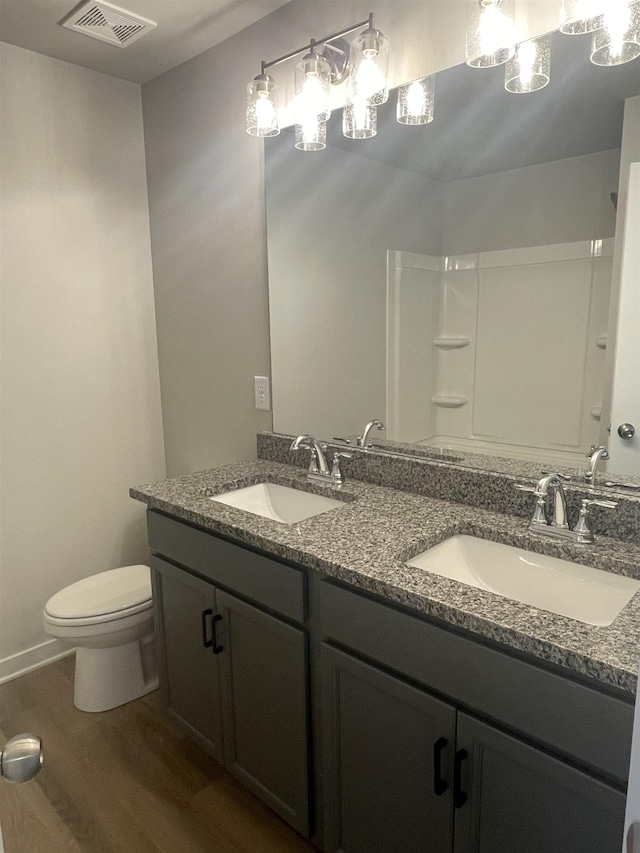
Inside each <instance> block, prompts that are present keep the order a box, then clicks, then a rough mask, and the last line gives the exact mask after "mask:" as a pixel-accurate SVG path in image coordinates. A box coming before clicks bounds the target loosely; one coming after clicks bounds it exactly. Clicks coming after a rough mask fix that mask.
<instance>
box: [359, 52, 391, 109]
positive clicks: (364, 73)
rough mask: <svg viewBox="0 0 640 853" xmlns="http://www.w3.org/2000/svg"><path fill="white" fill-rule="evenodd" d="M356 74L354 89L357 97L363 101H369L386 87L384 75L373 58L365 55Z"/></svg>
mask: <svg viewBox="0 0 640 853" xmlns="http://www.w3.org/2000/svg"><path fill="white" fill-rule="evenodd" d="M356 74H357V82H356V87H357V90H358V93H359V95H360V96H361V97H362V98H364V100H365V101H369V100H371V99H372V98H373V97H374V96H375V95H376V93H377V92H380V91H382V90H383V89H384V88H385V86H386V80H385V77H384V74H383V73H382V69H381V68H380V66H379V65H378V63H377V62H376V57H375V56H372V55H367V54H365V56H364V59H363V60H362V62H361V63H360V66H359V67H358V71H357V72H356Z"/></svg>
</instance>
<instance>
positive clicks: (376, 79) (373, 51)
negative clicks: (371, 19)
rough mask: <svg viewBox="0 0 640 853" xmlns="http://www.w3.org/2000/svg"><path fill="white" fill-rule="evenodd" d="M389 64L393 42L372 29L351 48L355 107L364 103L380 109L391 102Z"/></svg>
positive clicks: (350, 94) (349, 92) (349, 94)
mask: <svg viewBox="0 0 640 853" xmlns="http://www.w3.org/2000/svg"><path fill="white" fill-rule="evenodd" d="M388 63H389V42H388V41H387V39H386V38H385V37H384V36H383V35H382V33H381V32H380V30H376V29H375V27H373V25H371V26H369V27H368V28H367V29H366V30H364V32H362V33H361V34H360V36H359V37H358V39H357V40H356V41H355V42H354V44H353V45H352V47H351V59H350V62H349V81H348V85H347V97H348V98H349V101H350V102H351V103H352V104H354V103H356V102H357V101H359V100H363V101H366V103H367V104H369V106H378V105H379V104H384V103H385V102H386V101H387V100H388V99H389V83H388V81H387V69H388Z"/></svg>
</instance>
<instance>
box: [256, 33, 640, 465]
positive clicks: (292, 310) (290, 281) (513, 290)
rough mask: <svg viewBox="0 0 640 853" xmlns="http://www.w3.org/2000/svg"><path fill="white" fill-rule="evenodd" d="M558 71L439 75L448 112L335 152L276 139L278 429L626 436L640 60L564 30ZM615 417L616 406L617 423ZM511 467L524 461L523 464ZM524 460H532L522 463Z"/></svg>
mask: <svg viewBox="0 0 640 853" xmlns="http://www.w3.org/2000/svg"><path fill="white" fill-rule="evenodd" d="M551 41H552V46H551V50H552V69H551V83H550V84H549V86H547V87H546V88H545V89H543V90H541V91H539V92H536V93H532V94H528V95H514V94H511V93H508V92H506V91H505V89H504V86H503V82H504V68H500V67H499V68H492V69H483V70H476V69H470V68H468V67H466V66H459V67H456V68H451V69H448V70H446V71H443V72H441V73H439V74H437V75H436V83H435V94H436V101H435V120H434V121H433V123H431V124H428V125H424V126H418V127H406V126H402V125H400V124H398V123H397V122H396V120H395V97H394V96H393V94H392V96H391V98H390V99H389V102H388V103H387V104H385V105H384V106H383V107H380V108H379V109H378V134H377V136H376V137H375V138H373V139H369V140H363V141H355V140H351V139H346V138H345V137H344V136H343V135H342V132H341V121H342V111H339V112H338V113H335V114H334V115H333V116H332V118H331V120H330V122H329V128H328V145H327V148H326V149H325V150H324V151H322V152H314V153H309V152H301V151H297V150H295V148H294V144H293V134H292V132H291V131H283V132H282V133H281V134H280V136H279V137H277V138H274V139H269V140H266V143H265V152H266V155H265V156H266V204H267V234H268V263H269V300H270V314H271V357H272V382H273V407H274V408H273V420H274V431H276V432H280V433H285V434H299V433H302V432H309V433H312V434H314V435H316V436H317V437H318V438H322V439H325V440H326V439H331V438H333V437H334V436H348V435H350V434H354V433H358V432H360V431H361V428H362V426H363V425H364V424H365V423H366V422H367V421H368V420H370V419H371V418H374V417H378V418H381V419H382V420H385V422H386V425H387V431H386V433H384V434H377V436H376V441H378V439H379V438H384V439H385V440H386V441H390V442H399V443H402V444H404V445H411V446H412V447H414V448H417V449H420V450H421V452H425V453H427V454H429V453H431V452H433V453H435V454H438V453H441V454H445V455H446V456H448V457H449V458H451V459H455V460H460V461H463V462H465V461H466V462H467V464H468V463H469V461H471V464H473V460H474V459H478V458H485V457H490V458H491V460H492V461H491V465H490V466H489V467H493V468H495V467H496V466H498V468H499V465H500V462H499V460H500V459H504V460H514V459H515V460H527V461H531V462H534V463H535V464H536V465H545V464H548V465H552V464H553V465H556V466H558V467H559V466H570V467H583V468H584V467H585V466H586V461H585V454H586V453H587V452H588V451H589V448H590V447H591V445H592V444H599V443H601V442H604V443H606V441H607V439H606V427H607V426H608V412H607V411H605V412H603V405H605V404H606V401H607V398H608V397H609V386H610V383H611V381H612V376H611V371H612V368H611V365H610V361H611V359H610V358H609V359H608V358H607V345H608V341H609V332H610V328H609V314H610V308H609V303H610V296H611V291H612V270H613V266H614V264H613V256H614V245H615V236H616V193H617V191H618V181H619V172H620V155H621V144H622V136H623V116H624V107H625V100H626V99H627V98H630V97H634V96H636V95H638V94H640V60H637V61H635V62H631V63H629V64H628V65H623V66H619V67H614V68H598V67H596V66H594V65H592V64H591V63H590V62H589V39H588V37H587V38H585V37H567V36H562V35H560V34H559V33H556V34H553V35H552V36H551ZM605 421H606V423H605ZM505 470H507V468H506V467H505ZM508 470H513V465H512V462H509V467H508Z"/></svg>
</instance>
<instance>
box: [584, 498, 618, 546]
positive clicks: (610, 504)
mask: <svg viewBox="0 0 640 853" xmlns="http://www.w3.org/2000/svg"><path fill="white" fill-rule="evenodd" d="M592 506H602V507H605V508H606V509H615V508H616V507H617V506H618V502H617V501H605V500H600V499H599V498H593V499H591V498H583V500H582V503H581V504H580V515H579V516H578V521H577V523H576V526H575V528H574V533H575V534H576V536H577V538H578V541H579V542H583V543H584V542H593V540H594V536H593V533H592V532H591V529H590V527H589V524H588V520H587V516H588V513H589V508H590V507H592Z"/></svg>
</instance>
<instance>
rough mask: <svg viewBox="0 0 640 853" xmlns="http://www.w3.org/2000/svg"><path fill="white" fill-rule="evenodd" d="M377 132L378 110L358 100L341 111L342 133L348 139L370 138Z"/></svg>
mask: <svg viewBox="0 0 640 853" xmlns="http://www.w3.org/2000/svg"><path fill="white" fill-rule="evenodd" d="M377 132H378V110H377V109H376V107H372V106H369V105H368V104H366V103H364V102H363V101H360V102H358V103H356V104H347V105H346V107H345V108H344V110H343V111H342V133H343V134H344V135H345V136H346V137H348V138H349V139H371V137H372V136H375V135H376V133H377Z"/></svg>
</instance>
